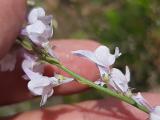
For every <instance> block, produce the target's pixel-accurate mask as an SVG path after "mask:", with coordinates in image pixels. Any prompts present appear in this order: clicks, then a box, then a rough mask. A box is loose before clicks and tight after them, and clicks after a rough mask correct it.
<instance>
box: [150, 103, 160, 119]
mask: <svg viewBox="0 0 160 120" xmlns="http://www.w3.org/2000/svg"><path fill="white" fill-rule="evenodd" d="M150 120H160V106H156V107H155V108H153V109H152V111H151V112H150Z"/></svg>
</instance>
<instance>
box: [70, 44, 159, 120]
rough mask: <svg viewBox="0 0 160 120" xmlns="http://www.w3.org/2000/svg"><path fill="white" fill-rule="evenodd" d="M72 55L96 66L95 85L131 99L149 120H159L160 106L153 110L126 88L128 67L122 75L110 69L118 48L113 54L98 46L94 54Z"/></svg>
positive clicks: (128, 77)
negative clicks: (140, 106) (96, 77)
mask: <svg viewBox="0 0 160 120" xmlns="http://www.w3.org/2000/svg"><path fill="white" fill-rule="evenodd" d="M72 53H73V54H75V55H79V56H83V57H86V58H88V59H89V60H91V61H92V62H94V63H95V64H96V65H97V67H98V69H99V72H100V79H99V80H97V81H95V84H98V85H100V86H104V85H106V86H107V87H109V88H111V89H112V90H114V91H116V92H118V93H120V94H123V95H126V96H128V97H131V98H132V99H133V100H135V101H136V103H137V104H140V105H143V106H145V107H146V108H147V109H148V111H149V112H150V120H160V106H156V107H155V108H153V107H151V106H150V105H149V104H148V102H147V100H145V99H144V98H143V97H142V95H141V94H140V93H138V94H137V95H133V94H132V93H131V90H130V88H129V86H128V83H129V82H130V71H129V68H128V66H126V73H125V74H123V73H122V72H121V71H120V70H119V69H117V68H113V67H112V65H113V64H114V63H115V60H116V58H118V57H119V56H120V55H121V53H120V52H119V48H118V47H116V48H115V52H114V54H111V53H110V50H109V48H108V47H106V46H99V47H98V48H97V49H96V50H95V51H94V52H92V51H88V50H77V51H72Z"/></svg>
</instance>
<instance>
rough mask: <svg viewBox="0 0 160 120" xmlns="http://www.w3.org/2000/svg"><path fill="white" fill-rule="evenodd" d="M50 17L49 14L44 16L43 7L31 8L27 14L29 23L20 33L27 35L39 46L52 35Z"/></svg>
mask: <svg viewBox="0 0 160 120" xmlns="http://www.w3.org/2000/svg"><path fill="white" fill-rule="evenodd" d="M52 18H53V17H52V16H51V15H49V16H45V11H44V9H43V8H40V7H38V8H34V9H32V10H31V12H30V13H29V16H28V22H29V25H27V26H26V27H25V28H24V29H23V30H22V31H21V34H22V35H26V36H28V37H29V38H30V39H31V40H32V42H34V43H35V44H37V45H39V46H41V45H42V44H43V43H45V42H48V39H49V38H51V37H52V35H53V28H52Z"/></svg>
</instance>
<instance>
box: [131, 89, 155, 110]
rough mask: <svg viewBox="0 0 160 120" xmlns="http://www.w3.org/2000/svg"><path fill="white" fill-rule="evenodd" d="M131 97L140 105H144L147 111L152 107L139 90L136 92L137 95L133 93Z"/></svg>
mask: <svg viewBox="0 0 160 120" xmlns="http://www.w3.org/2000/svg"><path fill="white" fill-rule="evenodd" d="M132 98H133V99H134V100H135V101H136V102H137V103H138V104H140V105H143V106H145V107H146V108H147V109H148V110H149V111H151V110H152V109H153V108H152V107H151V105H150V104H149V103H148V101H147V100H146V99H145V98H144V97H143V96H142V95H141V93H140V92H138V93H137V95H133V96H132Z"/></svg>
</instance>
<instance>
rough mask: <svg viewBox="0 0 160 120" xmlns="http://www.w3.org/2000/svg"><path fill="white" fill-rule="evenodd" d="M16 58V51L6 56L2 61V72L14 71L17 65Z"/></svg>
mask: <svg viewBox="0 0 160 120" xmlns="http://www.w3.org/2000/svg"><path fill="white" fill-rule="evenodd" d="M16 57H17V54H16V51H13V52H10V53H8V54H6V56H4V57H3V58H2V59H1V60H0V70H1V71H2V72H5V71H13V70H14V69H15V65H16Z"/></svg>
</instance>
